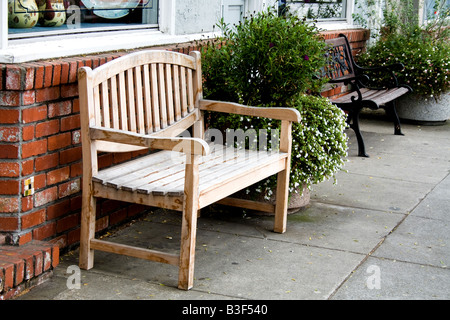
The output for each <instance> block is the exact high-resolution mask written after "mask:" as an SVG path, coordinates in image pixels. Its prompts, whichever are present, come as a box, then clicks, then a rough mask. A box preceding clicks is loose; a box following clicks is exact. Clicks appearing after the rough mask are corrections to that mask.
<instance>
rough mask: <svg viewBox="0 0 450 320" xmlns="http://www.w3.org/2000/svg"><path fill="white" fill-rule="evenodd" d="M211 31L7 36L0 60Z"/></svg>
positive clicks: (159, 41)
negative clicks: (10, 37)
mask: <svg viewBox="0 0 450 320" xmlns="http://www.w3.org/2000/svg"><path fill="white" fill-rule="evenodd" d="M215 36H216V34H214V33H202V34H187V35H167V34H164V33H162V32H160V31H157V30H135V31H117V32H102V33H92V34H89V35H86V34H84V35H80V34H78V35H75V34H74V35H70V36H68V35H65V36H53V37H46V38H45V41H43V39H42V38H30V39H21V40H10V41H9V42H8V48H7V49H4V50H0V63H22V62H29V61H36V60H41V59H53V58H61V57H67V56H76V55H86V54H93V53H98V52H108V51H114V50H131V49H137V48H144V47H151V46H163V45H169V44H176V43H184V42H190V41H194V40H201V39H208V38H213V37H215Z"/></svg>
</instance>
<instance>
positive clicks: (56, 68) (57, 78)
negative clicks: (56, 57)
mask: <svg viewBox="0 0 450 320" xmlns="http://www.w3.org/2000/svg"><path fill="white" fill-rule="evenodd" d="M60 84H61V64H60V63H59V62H55V63H54V64H53V79H52V86H59V85H60Z"/></svg>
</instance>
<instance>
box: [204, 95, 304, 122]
mask: <svg viewBox="0 0 450 320" xmlns="http://www.w3.org/2000/svg"><path fill="white" fill-rule="evenodd" d="M199 108H200V110H205V111H215V112H226V113H235V114H240V115H243V116H252V117H264V118H270V119H276V120H287V121H292V122H300V120H301V117H300V112H298V111H297V110H295V109H292V108H261V107H249V106H245V105H242V104H239V103H234V102H222V101H215V100H205V99H201V100H200V106H199Z"/></svg>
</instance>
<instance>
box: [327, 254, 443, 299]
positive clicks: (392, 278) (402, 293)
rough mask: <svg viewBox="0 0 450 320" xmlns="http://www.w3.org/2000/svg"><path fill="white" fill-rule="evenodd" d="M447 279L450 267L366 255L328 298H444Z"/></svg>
mask: <svg viewBox="0 0 450 320" xmlns="http://www.w3.org/2000/svg"><path fill="white" fill-rule="evenodd" d="M378 276H379V282H377V279H376V278H377V277H378ZM449 279H450V269H444V268H436V267H432V266H425V265H420V264H414V263H406V262H402V261H397V260H390V259H380V258H374V257H370V258H369V259H367V260H366V261H365V262H364V263H363V264H362V265H361V266H359V267H358V269H357V270H355V271H354V272H353V273H352V275H351V276H350V277H349V278H348V279H347V281H345V282H344V283H343V285H342V286H341V287H340V288H339V290H338V291H337V292H336V293H335V294H334V295H333V297H332V299H334V300H448V299H450V290H449V287H448V284H449Z"/></svg>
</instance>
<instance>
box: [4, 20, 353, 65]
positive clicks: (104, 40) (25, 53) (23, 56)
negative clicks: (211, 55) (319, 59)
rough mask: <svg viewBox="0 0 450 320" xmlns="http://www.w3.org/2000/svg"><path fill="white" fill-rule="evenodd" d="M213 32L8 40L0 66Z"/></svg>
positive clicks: (329, 25)
mask: <svg viewBox="0 0 450 320" xmlns="http://www.w3.org/2000/svg"><path fill="white" fill-rule="evenodd" d="M317 26H318V27H319V28H320V29H321V30H324V31H330V30H345V29H355V28H358V27H357V26H355V25H352V24H348V23H344V22H342V21H330V22H319V23H318V24H317ZM217 35H218V34H217V33H212V32H211V33H196V34H186V35H168V34H164V33H162V32H160V31H157V30H148V29H147V30H134V31H130V30H127V31H114V32H99V33H91V34H73V35H64V36H49V37H45V41H44V40H43V38H29V39H20V40H19V39H17V40H10V41H9V42H8V48H7V49H4V50H0V63H22V62H30V61H36V60H41V59H55V58H61V57H68V56H77V55H86V54H93V53H99V52H108V51H115V50H132V49H138V48H144V47H152V46H164V45H169V44H176V43H185V42H190V41H194V40H202V39H208V38H214V37H216V36H217Z"/></svg>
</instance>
